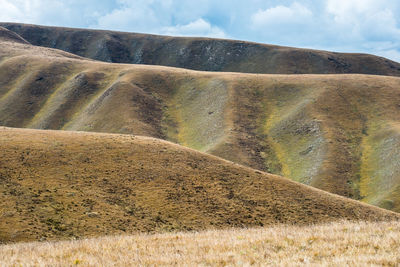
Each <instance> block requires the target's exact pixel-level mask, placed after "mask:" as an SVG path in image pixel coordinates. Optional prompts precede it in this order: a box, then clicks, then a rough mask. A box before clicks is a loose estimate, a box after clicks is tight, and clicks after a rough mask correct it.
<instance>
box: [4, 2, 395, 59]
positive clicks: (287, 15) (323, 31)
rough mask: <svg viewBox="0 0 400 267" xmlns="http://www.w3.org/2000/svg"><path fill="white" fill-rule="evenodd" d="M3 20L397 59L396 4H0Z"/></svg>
mask: <svg viewBox="0 0 400 267" xmlns="http://www.w3.org/2000/svg"><path fill="white" fill-rule="evenodd" d="M0 21H2V22H20V23H31V24H39V25H49V26H64V27H77V28H93V29H107V30H118V31H128V32H140V33H152V34H162V35H173V36H205V37H218V38H228V39H237V40H246V41H254V42H260V43H267V44H277V45H284V46H294V47H303V48H313V49H322V50H330V51H337V52H362V53H370V54H375V55H380V56H384V57H387V58H390V59H392V60H395V61H397V62H400V1H399V0H297V1H292V0H282V1H276V0H243V1H238V0H218V1H216V0H195V1H192V0H186V1H183V0H0Z"/></svg>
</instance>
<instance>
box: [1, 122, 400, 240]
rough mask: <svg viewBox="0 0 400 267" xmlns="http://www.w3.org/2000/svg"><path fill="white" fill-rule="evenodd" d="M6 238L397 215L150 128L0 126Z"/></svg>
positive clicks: (244, 225) (3, 223) (54, 236)
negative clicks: (126, 131)
mask: <svg viewBox="0 0 400 267" xmlns="http://www.w3.org/2000/svg"><path fill="white" fill-rule="evenodd" d="M0 181H1V183H0V216H1V220H0V240H1V241H2V242H7V241H26V240H39V239H41V240H43V239H60V238H70V237H84V236H99V235H109V234H121V233H133V232H136V231H142V232H153V231H156V232H164V231H176V230H200V229H206V228H226V227H249V226H263V225H270V224H276V223H289V224H311V223H317V222H318V223H320V222H330V221H335V220H339V219H347V220H367V221H374V220H393V219H400V215H399V214H396V213H393V212H390V211H387V210H384V209H380V208H377V207H374V206H371V205H367V204H364V203H361V202H357V201H354V200H350V199H346V198H344V197H340V196H337V195H333V194H330V193H327V192H324V191H321V190H318V189H315V188H312V187H308V186H305V185H302V184H300V183H296V182H293V181H291V180H289V179H286V178H282V177H280V176H274V175H271V174H267V173H263V172H260V171H256V170H254V169H250V168H247V167H243V166H241V165H238V164H234V163H232V162H229V161H226V160H223V159H220V158H217V157H214V156H211V155H208V154H203V153H200V152H197V151H195V150H191V149H189V148H185V147H182V146H179V145H176V144H173V143H169V142H166V141H162V140H159V139H154V138H150V137H139V136H132V135H118V134H100V133H87V132H72V131H44V130H31V129H15V128H5V127H2V128H0Z"/></svg>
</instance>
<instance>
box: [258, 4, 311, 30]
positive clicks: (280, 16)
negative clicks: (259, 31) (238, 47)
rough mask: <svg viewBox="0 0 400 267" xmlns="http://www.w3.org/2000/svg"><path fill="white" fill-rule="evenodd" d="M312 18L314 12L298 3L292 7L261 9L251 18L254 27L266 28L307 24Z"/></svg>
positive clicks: (280, 6)
mask: <svg viewBox="0 0 400 267" xmlns="http://www.w3.org/2000/svg"><path fill="white" fill-rule="evenodd" d="M311 17H312V12H311V10H309V9H308V8H307V7H305V6H303V5H301V4H299V3H298V2H294V3H292V4H291V5H290V6H282V5H279V6H276V7H272V8H268V9H265V10H261V9H259V10H258V11H257V12H256V13H255V14H253V15H252V16H251V22H252V25H253V27H255V28H259V27H266V26H273V25H288V24H298V23H301V24H303V23H306V22H307V21H309V19H310V18H311Z"/></svg>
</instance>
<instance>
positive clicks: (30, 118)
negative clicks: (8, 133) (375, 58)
mask: <svg viewBox="0 0 400 267" xmlns="http://www.w3.org/2000/svg"><path fill="white" fill-rule="evenodd" d="M3 44H4V45H1V46H0V125H4V126H10V127H20V128H24V127H25V128H38V129H55V130H57V129H63V130H83V131H95V132H109V133H127V134H138V135H146V136H152V137H156V138H162V139H166V140H170V141H173V142H176V143H179V144H182V145H185V146H188V147H191V148H194V149H197V150H200V151H203V152H207V153H210V154H213V155H216V156H219V157H222V158H225V159H228V160H231V161H233V162H236V163H240V164H243V165H247V166H250V167H252V168H256V169H259V170H263V171H267V172H270V173H275V174H280V175H283V176H285V177H288V178H291V179H293V180H296V181H299V182H302V183H305V184H308V185H312V186H315V187H317V188H320V189H323V190H326V191H329V192H332V193H336V194H340V195H343V196H347V197H352V198H355V199H361V200H363V201H366V202H368V203H371V204H374V205H377V206H380V207H385V208H387V209H391V210H394V211H400V165H399V164H398V159H399V157H400V154H399V151H400V150H399V143H400V140H399V133H400V132H399V128H400V127H399V125H400V124H399V123H400V106H399V104H398V103H400V90H399V88H400V78H397V77H387V76H368V75H256V74H239V73H210V72H197V71H189V70H184V69H175V68H170V67H161V66H145V65H128V64H109V63H103V62H98V61H93V60H87V59H84V58H79V57H77V56H75V55H72V54H69V53H66V52H62V51H59V50H55V49H48V48H42V47H37V46H32V45H28V44H21V43H17V42H10V41H9V40H4V41H3Z"/></svg>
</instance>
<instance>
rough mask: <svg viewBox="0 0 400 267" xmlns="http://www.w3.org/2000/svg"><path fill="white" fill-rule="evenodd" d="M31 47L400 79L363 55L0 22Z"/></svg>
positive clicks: (117, 59) (238, 68) (392, 67)
mask: <svg viewBox="0 0 400 267" xmlns="http://www.w3.org/2000/svg"><path fill="white" fill-rule="evenodd" d="M0 26H3V27H5V28H7V29H9V30H11V31H13V32H15V33H17V34H19V35H20V36H22V37H23V38H25V39H26V40H28V41H29V42H30V43H31V44H34V45H39V46H45V47H50V48H57V49H61V50H64V51H67V52H71V53H74V54H77V55H79V56H83V57H87V58H92V59H96V60H100V61H106V62H114V63H134V64H150V65H163V66H172V67H180V68H187V69H194V70H205V71H225V72H246V73H272V74H274V73H275V74H279V73H280V74H296V73H297V74H305V73H314V74H317V73H318V74H328V73H363V74H379V75H393V76H399V75H400V64H399V63H397V62H394V61H391V60H388V59H385V58H382V57H377V56H373V55H367V54H355V53H353V54H350V53H334V52H328V51H318V50H311V49H298V48H292V47H281V46H275V45H265V44H258V43H250V42H244V41H235V40H222V39H210V38H184V37H180V38H178V37H170V36H157V35H149V34H138V33H124V32H113V31H100V30H87V29H71V28H60V27H46V26H37V25H27V24H18V23H0Z"/></svg>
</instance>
